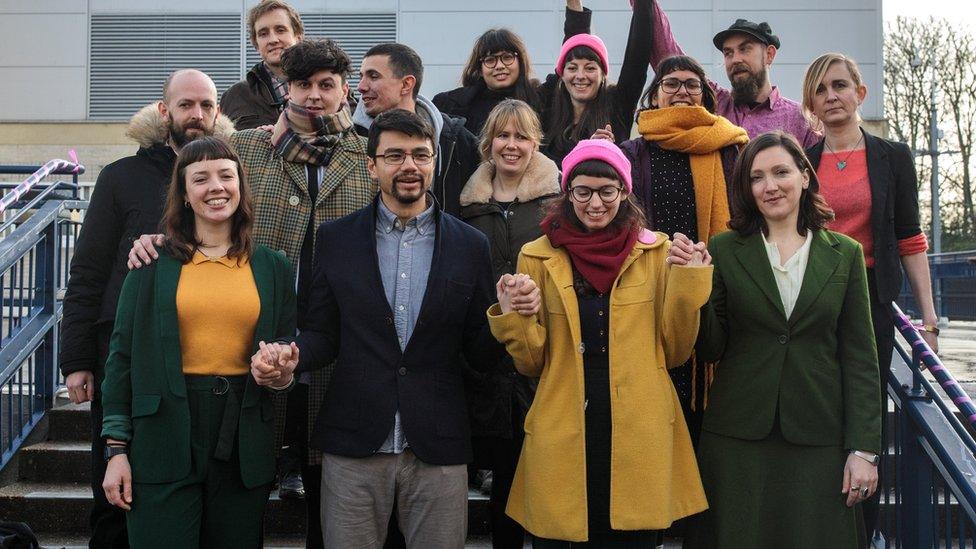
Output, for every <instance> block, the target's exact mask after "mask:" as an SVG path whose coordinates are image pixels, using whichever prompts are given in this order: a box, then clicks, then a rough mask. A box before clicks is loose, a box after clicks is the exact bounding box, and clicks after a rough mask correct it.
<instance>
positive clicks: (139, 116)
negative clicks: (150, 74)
mask: <svg viewBox="0 0 976 549" xmlns="http://www.w3.org/2000/svg"><path fill="white" fill-rule="evenodd" d="M157 105H158V103H150V104H148V105H146V106H145V107H143V108H141V109H139V112H137V113H136V114H134V115H133V116H132V118H131V119H129V126H128V127H127V128H126V129H125V136H126V137H128V138H129V139H131V140H133V141H135V142H136V143H138V144H139V146H140V147H142V148H144V149H148V148H150V147H152V146H153V145H155V144H157V143H165V142H166V141H167V140H168V139H169V130H168V129H167V128H166V120H165V119H164V118H163V115H161V114H159V108H158V107H157ZM232 133H234V123H233V122H231V119H230V118H227V117H226V116H224V115H223V114H221V115H218V116H217V123H216V125H215V127H214V135H219V136H221V137H230V134H232Z"/></svg>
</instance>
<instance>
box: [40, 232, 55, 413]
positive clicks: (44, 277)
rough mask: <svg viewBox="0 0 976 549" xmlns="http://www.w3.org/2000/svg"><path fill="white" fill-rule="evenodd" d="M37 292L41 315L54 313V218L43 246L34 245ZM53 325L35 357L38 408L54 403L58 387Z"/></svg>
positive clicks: (45, 407) (44, 407)
mask: <svg viewBox="0 0 976 549" xmlns="http://www.w3.org/2000/svg"><path fill="white" fill-rule="evenodd" d="M37 253H38V257H37V259H36V261H37V284H36V285H37V295H38V298H39V299H40V300H41V303H42V304H43V308H42V310H41V312H42V314H44V315H51V316H52V317H53V316H54V314H55V308H56V307H57V286H58V277H57V263H56V262H57V255H58V219H57V218H56V217H55V218H54V219H53V220H52V221H51V223H49V224H48V225H47V226H46V227H44V245H43V246H38V248H37ZM57 331H58V330H57V324H55V326H54V329H52V330H50V331H48V333H47V334H45V335H44V343H43V344H42V345H41V348H40V349H39V351H40V352H39V353H38V356H37V357H36V359H35V362H34V364H35V368H37V370H36V371H35V373H34V379H35V386H34V391H35V392H34V395H35V397H36V398H37V399H38V400H41V401H42V402H43V407H42V408H41V409H42V410H47V409H49V408H51V407H52V406H53V405H54V393H55V390H56V388H57V386H58V380H57V371H56V368H55V365H56V364H57V341H58V334H57Z"/></svg>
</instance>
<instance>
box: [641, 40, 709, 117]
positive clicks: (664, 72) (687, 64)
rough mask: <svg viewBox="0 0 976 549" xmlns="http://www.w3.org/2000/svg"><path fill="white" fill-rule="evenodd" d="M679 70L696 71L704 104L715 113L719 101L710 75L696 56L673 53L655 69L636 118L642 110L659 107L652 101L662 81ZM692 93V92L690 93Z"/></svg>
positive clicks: (642, 97) (706, 108)
mask: <svg viewBox="0 0 976 549" xmlns="http://www.w3.org/2000/svg"><path fill="white" fill-rule="evenodd" d="M678 71H689V72H693V73H695V76H697V77H698V79H699V80H701V83H702V93H701V97H702V106H703V107H705V110H707V111H708V112H710V113H712V114H715V106H716V104H717V103H718V102H717V100H716V99H715V90H713V89H712V86H711V85H710V84H709V83H708V77H707V76H705V68H704V67H702V66H701V63H699V62H698V60H697V59H695V58H694V57H690V56H687V55H672V56H671V57H667V58H665V59H664V60H663V61H661V62H660V63H659V64H658V66H657V69H655V71H654V78H653V79H652V80H651V83H650V85H648V86H647V89H646V90H645V91H644V95H642V96H641V98H640V103H639V105H638V107H637V114H636V115H634V120H636V119H637V117H639V116H640V113H641V111H647V110H651V109H657V108H659V106H658V107H655V106H654V105H653V104H652V103H653V101H654V98H655V97H657V90H658V88H660V87H661V81H662V80H664V79H665V78H667V77H668V75H669V74H671V73H673V72H678ZM688 95H691V94H688Z"/></svg>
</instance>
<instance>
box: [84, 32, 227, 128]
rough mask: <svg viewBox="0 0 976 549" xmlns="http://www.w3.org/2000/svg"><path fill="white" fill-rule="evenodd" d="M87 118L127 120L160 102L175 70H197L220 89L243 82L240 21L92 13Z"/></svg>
mask: <svg viewBox="0 0 976 549" xmlns="http://www.w3.org/2000/svg"><path fill="white" fill-rule="evenodd" d="M90 36H91V64H90V67H91V69H90V70H91V75H90V83H89V92H90V93H89V99H88V117H89V118H90V119H92V120H125V119H128V118H129V117H130V116H132V115H133V114H134V113H135V112H136V111H137V110H138V109H139V108H141V107H143V106H144V105H146V104H148V103H150V102H152V101H155V100H158V99H159V98H160V96H161V94H162V87H163V82H164V80H165V79H166V77H167V76H168V75H169V74H170V73H171V72H172V71H174V70H176V69H182V68H194V69H199V70H201V71H203V72H205V73H207V74H208V75H210V77H211V78H213V80H214V82H215V83H216V84H217V89H218V90H224V89H227V87H228V86H230V85H232V84H233V83H234V82H237V81H238V80H240V79H241V71H240V66H241V16H240V14H239V13H228V14H153V15H137V14H93V15H92V16H91V34H90Z"/></svg>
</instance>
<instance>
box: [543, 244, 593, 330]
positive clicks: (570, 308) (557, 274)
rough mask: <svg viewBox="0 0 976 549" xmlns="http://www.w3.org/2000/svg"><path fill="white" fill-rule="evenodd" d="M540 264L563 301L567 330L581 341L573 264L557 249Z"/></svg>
mask: <svg viewBox="0 0 976 549" xmlns="http://www.w3.org/2000/svg"><path fill="white" fill-rule="evenodd" d="M542 264H543V265H544V266H545V268H546V271H547V272H548V273H549V278H550V279H552V283H553V284H555V286H556V288H558V290H559V297H560V298H561V299H562V302H563V309H564V310H565V311H566V316H567V318H569V331H570V333H571V334H572V336H573V341H583V336H582V335H581V333H580V318H579V302H578V301H577V299H576V290H575V289H573V266H572V264H571V263H570V259H569V256H568V255H566V252H564V251H559V252H556V253H555V254H554V255H552V256H550V257H548V258H546V259H544V260H543V261H542Z"/></svg>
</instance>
